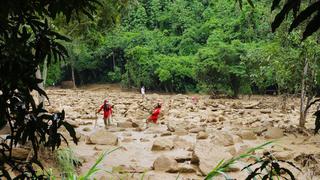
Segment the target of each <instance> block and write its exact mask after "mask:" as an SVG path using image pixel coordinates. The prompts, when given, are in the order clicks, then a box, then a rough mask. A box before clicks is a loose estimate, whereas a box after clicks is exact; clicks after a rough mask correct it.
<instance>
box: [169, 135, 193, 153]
mask: <svg viewBox="0 0 320 180" xmlns="http://www.w3.org/2000/svg"><path fill="white" fill-rule="evenodd" d="M173 146H174V149H186V150H193V144H192V142H190V141H187V140H185V139H183V138H180V137H179V136H176V137H175V138H174V139H173Z"/></svg>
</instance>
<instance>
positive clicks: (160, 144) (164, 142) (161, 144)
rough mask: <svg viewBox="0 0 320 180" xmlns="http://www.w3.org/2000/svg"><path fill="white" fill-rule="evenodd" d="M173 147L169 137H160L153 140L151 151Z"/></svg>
mask: <svg viewBox="0 0 320 180" xmlns="http://www.w3.org/2000/svg"><path fill="white" fill-rule="evenodd" d="M172 148H173V142H172V140H169V139H164V138H158V139H156V140H155V141H154V142H153V145H152V148H151V151H163V150H170V149H172Z"/></svg>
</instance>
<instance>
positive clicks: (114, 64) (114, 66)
mask: <svg viewBox="0 0 320 180" xmlns="http://www.w3.org/2000/svg"><path fill="white" fill-rule="evenodd" d="M112 63H113V72H114V71H115V69H116V60H115V55H114V52H113V51H112Z"/></svg>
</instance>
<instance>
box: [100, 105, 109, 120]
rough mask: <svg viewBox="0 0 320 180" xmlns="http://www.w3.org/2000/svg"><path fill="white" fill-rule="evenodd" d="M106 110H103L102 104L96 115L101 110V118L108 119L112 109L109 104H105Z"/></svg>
mask: <svg viewBox="0 0 320 180" xmlns="http://www.w3.org/2000/svg"><path fill="white" fill-rule="evenodd" d="M106 106H108V108H104V104H102V106H101V107H100V109H99V110H98V113H99V112H100V111H101V110H102V109H103V118H109V116H110V115H111V114H112V107H111V106H110V105H109V104H106Z"/></svg>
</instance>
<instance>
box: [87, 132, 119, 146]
mask: <svg viewBox="0 0 320 180" xmlns="http://www.w3.org/2000/svg"><path fill="white" fill-rule="evenodd" d="M86 144H100V145H117V144H118V137H117V136H116V135H114V134H112V133H111V132H108V131H107V130H105V129H99V130H96V131H95V132H93V133H92V134H90V135H89V136H88V137H87V139H86Z"/></svg>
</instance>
